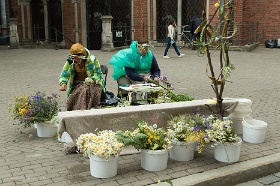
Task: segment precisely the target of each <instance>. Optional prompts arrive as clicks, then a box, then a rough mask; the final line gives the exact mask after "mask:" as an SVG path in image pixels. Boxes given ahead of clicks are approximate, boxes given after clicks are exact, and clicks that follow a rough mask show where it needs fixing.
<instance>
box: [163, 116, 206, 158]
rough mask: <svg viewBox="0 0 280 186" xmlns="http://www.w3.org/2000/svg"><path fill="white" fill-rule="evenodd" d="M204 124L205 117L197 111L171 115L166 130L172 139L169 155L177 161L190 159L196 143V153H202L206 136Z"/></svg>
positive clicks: (192, 156)
mask: <svg viewBox="0 0 280 186" xmlns="http://www.w3.org/2000/svg"><path fill="white" fill-rule="evenodd" d="M205 124H206V122H205V117H204V116H203V115H201V114H199V113H191V114H183V115H178V116H174V117H172V118H171V119H170V120H169V122H168V130H167V135H168V136H169V138H170V139H171V141H172V148H171V151H170V157H171V158H172V159H174V160H177V161H189V160H192V159H193V158H194V151H195V147H196V145H197V146H198V153H202V150H203V147H204V144H205V140H204V138H205V136H206V132H205V129H206V126H205Z"/></svg>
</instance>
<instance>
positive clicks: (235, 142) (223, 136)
mask: <svg viewBox="0 0 280 186" xmlns="http://www.w3.org/2000/svg"><path fill="white" fill-rule="evenodd" d="M207 120H208V122H209V129H207V130H206V134H207V138H205V139H206V141H207V142H213V143H214V147H215V151H214V156H215V159H216V160H218V161H221V162H228V163H232V162H236V161H238V160H239V157H240V147H241V144H242V139H241V138H240V137H238V136H237V134H236V133H235V131H234V129H233V127H232V121H231V120H230V119H228V118H223V117H217V116H213V115H210V116H209V117H208V118H207Z"/></svg>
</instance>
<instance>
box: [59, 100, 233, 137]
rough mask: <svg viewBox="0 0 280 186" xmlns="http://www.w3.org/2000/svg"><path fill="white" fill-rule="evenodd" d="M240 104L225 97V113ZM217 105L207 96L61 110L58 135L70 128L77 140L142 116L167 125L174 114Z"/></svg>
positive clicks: (129, 123) (202, 110) (128, 125)
mask: <svg viewBox="0 0 280 186" xmlns="http://www.w3.org/2000/svg"><path fill="white" fill-rule="evenodd" d="M237 104H238V102H237V101H236V100H234V99H225V100H224V101H223V108H224V109H225V110H226V113H225V116H227V115H229V114H230V113H231V112H233V111H234V109H235V107H236V106H237ZM214 107H215V103H214V102H213V100H207V99H205V100H193V101H186V102H175V103H162V104H152V105H139V106H128V107H114V108H104V109H92V110H77V111H66V112H59V113H58V117H59V126H58V135H59V137H61V136H62V134H63V133H64V132H67V133H68V134H69V135H70V137H71V139H72V140H73V141H74V142H75V141H76V139H77V138H78V137H79V136H80V135H81V134H85V133H90V132H92V133H96V132H97V131H100V130H113V131H116V130H119V129H122V130H130V129H132V128H135V127H136V125H135V122H137V121H139V120H144V121H146V122H148V123H150V124H155V123H156V124H157V125H158V126H159V127H166V125H167V123H168V120H169V119H170V117H171V116H176V115H180V114H186V113H192V112H194V110H195V109H196V108H198V109H199V110H200V113H201V114H210V113H211V110H210V109H209V108H211V109H213V108H214ZM64 134H65V133H64Z"/></svg>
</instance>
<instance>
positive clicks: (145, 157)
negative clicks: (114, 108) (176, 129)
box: [116, 121, 172, 171]
mask: <svg viewBox="0 0 280 186" xmlns="http://www.w3.org/2000/svg"><path fill="white" fill-rule="evenodd" d="M136 126H137V127H136V128H135V129H132V130H130V131H129V130H127V131H122V130H119V131H117V132H116V135H117V136H118V141H119V142H122V143H124V144H125V146H133V147H134V148H136V149H137V150H141V167H142V168H143V169H145V170H148V171H160V170H164V169H166V167H167V161H168V151H169V150H170V148H171V147H172V146H171V141H170V139H169V138H168V137H167V135H166V131H165V129H164V128H158V126H157V125H156V124H153V125H149V124H148V123H147V122H145V121H138V122H136Z"/></svg>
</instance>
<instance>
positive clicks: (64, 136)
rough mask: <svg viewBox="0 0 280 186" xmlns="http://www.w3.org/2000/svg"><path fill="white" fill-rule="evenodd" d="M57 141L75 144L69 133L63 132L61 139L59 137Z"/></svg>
mask: <svg viewBox="0 0 280 186" xmlns="http://www.w3.org/2000/svg"><path fill="white" fill-rule="evenodd" d="M57 140H58V141H60V142H63V143H74V141H73V140H72V138H71V136H70V135H69V134H68V133H67V132H63V133H62V135H61V137H59V135H58V136H57Z"/></svg>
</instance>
